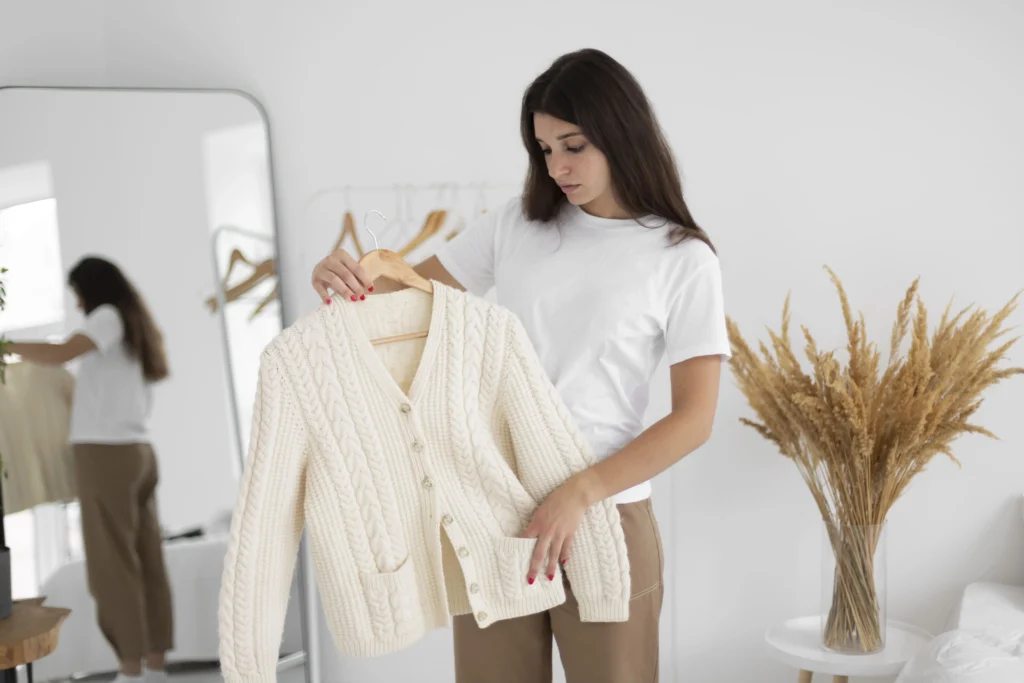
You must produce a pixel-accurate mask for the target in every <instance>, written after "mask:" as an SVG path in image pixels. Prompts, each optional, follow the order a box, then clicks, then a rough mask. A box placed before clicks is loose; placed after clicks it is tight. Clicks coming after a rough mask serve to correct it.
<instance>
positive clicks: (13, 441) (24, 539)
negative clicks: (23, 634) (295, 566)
mask: <svg viewBox="0 0 1024 683" xmlns="http://www.w3.org/2000/svg"><path fill="white" fill-rule="evenodd" d="M0 129H2V130H4V131H5V134H4V135H3V136H2V138H0V267H3V268H6V269H7V272H5V273H4V274H3V275H2V276H0V277H2V278H3V279H4V285H5V290H6V297H5V301H4V309H3V311H2V312H0V334H2V335H3V336H5V337H6V338H7V339H8V340H10V342H11V343H10V344H9V346H8V347H7V349H6V353H5V354H4V358H5V359H6V369H5V370H6V382H5V383H4V384H3V385H0V456H2V458H3V469H4V470H5V472H6V475H7V476H6V479H5V480H4V482H3V503H4V515H5V519H4V520H3V521H4V524H3V525H2V526H3V527H4V528H5V529H6V537H5V538H4V539H3V541H4V542H3V543H0V546H2V545H6V546H7V548H9V551H8V552H7V553H5V556H4V560H3V562H2V563H0V571H4V570H8V571H10V574H11V585H12V595H13V598H14V599H20V598H30V597H39V598H42V599H43V600H44V602H43V604H44V605H48V606H52V607H54V608H62V609H69V610H71V611H70V614H69V616H68V617H67V619H66V621H65V622H64V623H63V625H62V627H61V629H60V643H61V646H60V647H59V648H58V649H57V650H56V651H55V652H53V653H52V654H51V655H49V656H47V657H45V658H43V659H41V660H39V661H38V662H36V664H35V670H34V672H33V674H34V678H35V680H37V681H41V680H51V681H58V680H66V679H70V678H72V677H80V676H90V675H96V676H103V677H105V680H109V679H110V678H111V677H112V676H114V675H117V676H119V677H120V679H115V680H126V681H132V680H137V679H136V678H135V676H145V678H144V679H138V680H146V681H160V680H165V677H166V676H167V675H168V674H167V672H169V673H170V677H171V678H175V677H177V676H185V677H187V680H189V681H205V680H210V681H219V680H221V679H220V676H219V673H218V669H217V655H218V653H217V647H218V637H217V605H218V591H219V588H220V583H221V574H222V569H223V563H224V555H225V552H226V548H227V543H228V531H229V525H230V518H231V512H232V509H233V507H234V503H235V499H236V496H237V493H238V488H239V485H240V477H241V472H242V461H243V454H244V453H245V452H246V449H247V446H248V444H247V440H248V436H249V424H250V420H251V417H252V416H251V412H252V406H253V399H254V396H255V391H256V380H257V376H258V372H257V369H258V367H259V356H260V352H261V351H262V349H263V348H264V347H265V346H266V344H267V343H268V342H269V341H270V340H271V339H272V338H273V337H274V336H275V335H276V334H277V333H279V332H280V331H281V329H282V317H281V304H280V301H281V299H280V290H279V282H278V277H277V272H276V267H275V263H276V262H275V257H276V252H275V227H274V207H273V193H272V187H271V171H270V160H269V145H268V137H267V136H268V133H267V126H266V122H265V120H264V117H263V116H262V113H261V111H260V110H259V109H258V107H257V106H256V105H255V104H254V103H253V102H252V101H250V100H249V99H247V98H246V97H244V96H241V95H238V94H234V93H222V92H177V91H111V90H60V89H21V88H10V89H3V90H0ZM300 561H301V559H300ZM4 565H8V566H6V567H5V566H4ZM300 569H301V566H300ZM296 574H297V575H300V574H301V571H298V572H296ZM298 594H299V591H298V589H297V588H293V590H292V599H291V601H290V603H289V610H288V616H287V618H286V623H285V633H284V636H283V638H282V643H281V652H280V654H281V658H282V665H281V667H280V668H281V669H282V670H283V671H282V673H281V674H280V678H279V680H281V681H299V680H305V675H304V672H303V670H302V663H303V661H304V659H305V657H304V647H303V642H302V628H301V624H302V614H301V609H300V606H301V602H302V601H301V600H299V597H298ZM2 608H3V605H0V609H2ZM294 665H297V666H294ZM204 672H209V673H208V676H209V677H208V678H203V677H202V676H204V675H207V674H204Z"/></svg>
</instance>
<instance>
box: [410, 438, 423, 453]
mask: <svg viewBox="0 0 1024 683" xmlns="http://www.w3.org/2000/svg"><path fill="white" fill-rule="evenodd" d="M412 449H413V450H414V451H416V452H417V453H419V452H420V451H422V450H423V442H422V441H420V440H419V439H416V440H415V441H413V442H412Z"/></svg>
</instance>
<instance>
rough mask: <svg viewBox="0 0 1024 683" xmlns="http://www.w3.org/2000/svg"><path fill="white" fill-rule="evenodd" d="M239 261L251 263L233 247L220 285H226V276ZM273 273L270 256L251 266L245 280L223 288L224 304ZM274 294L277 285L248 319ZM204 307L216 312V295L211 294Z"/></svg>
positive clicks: (273, 267) (242, 294)
mask: <svg viewBox="0 0 1024 683" xmlns="http://www.w3.org/2000/svg"><path fill="white" fill-rule="evenodd" d="M236 254H237V256H236ZM239 261H244V262H245V263H247V264H249V265H253V263H252V262H251V261H249V260H248V259H247V258H245V256H244V255H243V254H242V252H241V251H239V250H238V249H235V250H234V251H232V252H231V260H230V262H229V263H228V271H227V274H226V275H225V276H224V281H223V282H222V284H221V287H227V284H228V277H229V276H230V275H231V271H232V270H233V268H234V265H235V264H236V263H238V262H239ZM275 274H276V267H275V263H274V259H272V258H271V259H267V260H266V261H263V262H262V263H259V264H258V265H255V267H254V268H253V271H252V273H251V274H250V275H249V277H247V278H246V279H245V280H243V281H242V282H240V283H238V284H237V285H235V286H234V287H232V288H231V289H225V291H224V302H225V303H226V304H229V303H231V302H232V301H237V300H238V299H239V298H240V297H242V296H244V295H245V294H247V293H248V292H249V291H250V290H252V289H253V288H254V287H256V286H257V285H258V284H260V283H261V282H263V281H264V280H266V279H267V278H268V277H273V276H274V275H275ZM276 296H277V287H275V288H274V291H272V292H271V293H270V295H269V296H268V297H267V298H266V299H264V300H263V302H262V303H261V304H260V306H259V307H258V308H257V310H256V312H255V313H253V314H252V315H251V316H250V317H249V319H250V320H252V318H253V317H255V315H256V313H258V312H259V311H260V310H262V309H263V308H264V307H266V305H267V304H268V303H270V301H272V300H273V299H274V298H275V297H276ZM206 307H207V308H209V309H210V312H211V313H216V312H217V308H218V303H217V297H216V296H211V297H210V298H208V299H207V300H206Z"/></svg>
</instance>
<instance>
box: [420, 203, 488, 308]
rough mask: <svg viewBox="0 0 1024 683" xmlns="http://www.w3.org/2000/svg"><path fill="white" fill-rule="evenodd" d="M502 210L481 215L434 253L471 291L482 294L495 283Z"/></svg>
mask: <svg viewBox="0 0 1024 683" xmlns="http://www.w3.org/2000/svg"><path fill="white" fill-rule="evenodd" d="M501 213H502V212H501V211H498V210H492V211H488V212H487V213H486V214H484V215H482V216H481V217H480V218H478V219H477V220H476V221H474V222H473V223H471V224H470V225H469V227H467V228H466V229H465V230H463V231H462V232H460V233H459V234H458V235H457V236H456V237H455V238H454V239H453V240H452V241H451V242H448V243H447V244H445V245H444V246H443V247H441V249H440V250H438V252H437V254H436V255H437V259H438V260H439V261H440V262H441V265H442V266H444V267H445V270H447V271H448V272H449V273H451V275H452V277H453V278H455V280H456V281H457V282H458V283H459V284H460V285H462V286H463V287H464V288H465V289H466V291H468V292H470V293H471V294H476V295H478V296H483V295H484V294H486V293H487V291H488V290H489V289H490V288H491V287H493V286H494V264H495V263H497V260H498V247H497V243H498V225H499V223H500V215H501Z"/></svg>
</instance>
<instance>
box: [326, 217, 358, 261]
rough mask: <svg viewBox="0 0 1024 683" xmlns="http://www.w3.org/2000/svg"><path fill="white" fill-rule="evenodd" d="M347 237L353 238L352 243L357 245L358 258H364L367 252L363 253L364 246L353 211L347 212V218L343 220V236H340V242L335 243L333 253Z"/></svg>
mask: <svg viewBox="0 0 1024 683" xmlns="http://www.w3.org/2000/svg"><path fill="white" fill-rule="evenodd" d="M346 237H351V238H352V242H353V243H355V245H356V256H357V257H358V258H362V257H363V255H364V253H365V252H364V251H363V245H362V244H361V243H360V242H359V234H358V233H357V232H356V220H355V219H354V218H353V217H352V212H351V211H346V212H345V216H344V217H343V218H342V219H341V234H340V235H338V241H337V242H335V243H334V249H332V251H337V250H338V247H340V246H341V243H342V242H344V241H345V238H346Z"/></svg>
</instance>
